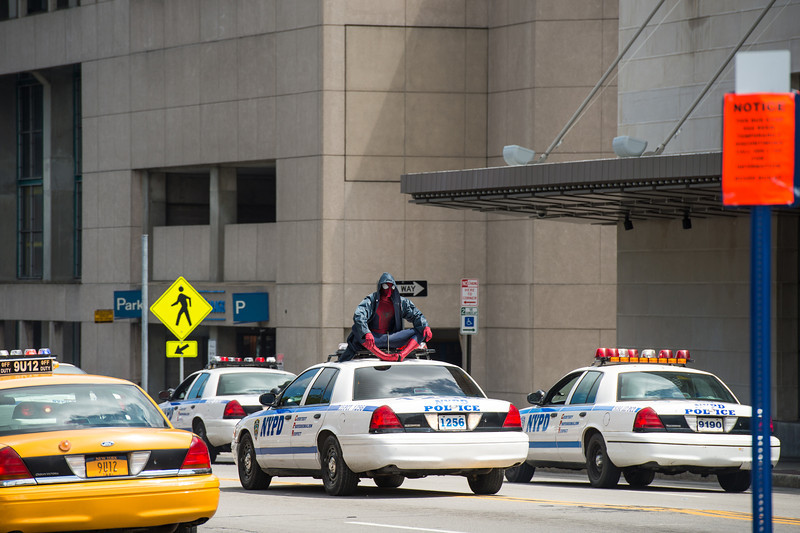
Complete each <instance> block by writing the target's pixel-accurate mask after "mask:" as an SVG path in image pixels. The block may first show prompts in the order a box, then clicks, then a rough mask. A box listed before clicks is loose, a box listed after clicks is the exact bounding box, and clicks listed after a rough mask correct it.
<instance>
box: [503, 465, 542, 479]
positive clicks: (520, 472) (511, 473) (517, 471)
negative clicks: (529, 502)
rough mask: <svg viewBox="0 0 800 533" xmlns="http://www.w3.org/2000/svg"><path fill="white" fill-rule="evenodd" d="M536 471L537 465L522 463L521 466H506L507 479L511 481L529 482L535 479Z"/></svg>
mask: <svg viewBox="0 0 800 533" xmlns="http://www.w3.org/2000/svg"><path fill="white" fill-rule="evenodd" d="M534 472H536V467H534V466H531V465H529V464H528V463H522V464H521V465H519V466H512V467H511V468H506V479H507V480H508V481H510V482H511V483H528V482H530V480H531V479H533V473H534Z"/></svg>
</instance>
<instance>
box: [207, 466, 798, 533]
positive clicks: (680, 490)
mask: <svg viewBox="0 0 800 533" xmlns="http://www.w3.org/2000/svg"><path fill="white" fill-rule="evenodd" d="M220 460H221V461H222V462H221V463H218V464H215V465H214V473H215V474H216V475H217V476H218V477H219V478H220V482H221V498H220V506H219V510H218V511H217V514H216V515H215V516H214V518H212V519H211V520H210V521H209V522H208V523H207V524H205V525H203V526H200V527H199V528H198V532H199V533H245V532H259V533H260V532H267V531H291V532H293V533H295V532H306V531H307V532H315V533H320V532H356V533H360V532H373V531H378V532H383V531H385V532H387V533H391V532H393V531H394V532H412V533H413V532H432V533H485V532H496V533H513V532H517V531H519V532H522V531H525V532H530V531H542V532H546V531H558V532H559V533H568V532H588V531H591V532H597V531H626V533H627V532H636V531H647V532H650V533H652V532H676V533H686V532H693V531H697V532H717V531H718V532H731V531H752V530H753V526H752V522H751V516H750V511H751V509H752V494H751V493H750V492H746V493H742V494H728V493H725V492H723V491H722V490H721V489H720V488H719V485H718V484H717V483H716V480H715V479H714V478H710V479H709V481H702V482H698V481H692V480H662V479H656V480H655V481H654V482H653V485H651V486H650V487H648V488H647V489H645V490H630V489H628V488H627V485H625V484H624V481H623V482H622V483H621V484H620V486H619V488H617V489H593V488H591V487H590V486H589V483H588V481H587V479H586V475H585V473H582V472H581V473H572V472H568V471H563V472H562V471H552V470H551V471H547V472H538V471H537V473H536V475H535V476H534V478H533V481H532V482H531V483H527V484H513V483H508V482H506V483H505V484H504V485H503V488H502V489H501V490H500V492H499V493H498V494H496V495H493V496H475V495H473V494H472V492H471V491H470V489H469V486H468V485H467V481H466V479H464V478H461V477H449V476H448V477H429V478H425V479H419V480H406V482H405V483H404V484H403V485H402V486H401V487H400V488H397V489H380V488H378V487H376V486H375V484H374V483H373V482H372V481H371V480H368V479H367V480H363V481H362V482H361V485H359V490H358V492H357V494H356V495H355V496H351V497H346V498H334V497H330V496H328V495H326V494H325V491H324V490H323V488H322V483H321V481H319V480H315V479H312V478H274V479H273V480H272V485H271V486H270V488H269V489H267V490H264V491H246V490H244V489H243V488H242V487H241V485H240V484H239V479H238V475H237V472H236V467H235V466H234V465H233V463H232V460H231V459H230V455H229V454H227V456H226V455H222V456H221V457H220ZM772 498H773V531H795V532H797V531H800V505H798V502H800V489H794V488H776V489H775V490H774V491H773V494H772Z"/></svg>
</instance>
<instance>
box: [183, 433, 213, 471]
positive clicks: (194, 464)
mask: <svg viewBox="0 0 800 533" xmlns="http://www.w3.org/2000/svg"><path fill="white" fill-rule="evenodd" d="M210 473H211V458H210V457H209V456H208V447H207V446H206V443H205V442H203V441H202V439H200V438H199V437H197V435H192V444H191V445H189V451H188V452H186V457H185V458H184V459H183V464H182V465H181V469H180V472H178V474H179V475H181V476H191V475H193V474H210Z"/></svg>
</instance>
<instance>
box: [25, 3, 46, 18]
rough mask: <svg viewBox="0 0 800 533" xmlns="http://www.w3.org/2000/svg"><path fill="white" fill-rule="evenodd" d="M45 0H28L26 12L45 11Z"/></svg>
mask: <svg viewBox="0 0 800 533" xmlns="http://www.w3.org/2000/svg"><path fill="white" fill-rule="evenodd" d="M46 12H47V0H28V14H29V15H30V14H33V13H46Z"/></svg>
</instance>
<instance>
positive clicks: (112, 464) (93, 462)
mask: <svg viewBox="0 0 800 533" xmlns="http://www.w3.org/2000/svg"><path fill="white" fill-rule="evenodd" d="M127 475H128V457H127V456H125V455H103V456H100V457H91V458H89V457H87V458H86V477H112V476H127Z"/></svg>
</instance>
